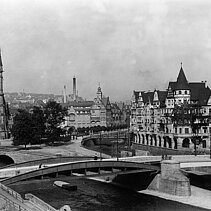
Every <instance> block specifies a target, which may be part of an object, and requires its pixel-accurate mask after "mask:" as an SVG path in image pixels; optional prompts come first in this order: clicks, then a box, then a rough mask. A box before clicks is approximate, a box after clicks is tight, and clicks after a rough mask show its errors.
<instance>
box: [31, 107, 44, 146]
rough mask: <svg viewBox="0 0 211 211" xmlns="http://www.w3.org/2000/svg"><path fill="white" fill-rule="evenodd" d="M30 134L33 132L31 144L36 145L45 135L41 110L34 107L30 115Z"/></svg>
mask: <svg viewBox="0 0 211 211" xmlns="http://www.w3.org/2000/svg"><path fill="white" fill-rule="evenodd" d="M31 118H32V127H33V128H32V132H33V140H32V143H34V144H38V143H40V140H41V138H42V137H43V136H44V135H45V128H46V127H45V122H46V120H45V117H44V112H43V110H42V109H41V108H39V107H37V106H34V107H33V110H32V113H31Z"/></svg>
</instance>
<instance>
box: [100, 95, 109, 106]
mask: <svg viewBox="0 0 211 211" xmlns="http://www.w3.org/2000/svg"><path fill="white" fill-rule="evenodd" d="M101 101H102V103H103V105H104V106H105V107H106V106H107V105H108V103H109V97H103V98H102V99H101Z"/></svg>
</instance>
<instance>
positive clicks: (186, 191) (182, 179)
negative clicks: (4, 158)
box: [148, 160, 191, 196]
mask: <svg viewBox="0 0 211 211" xmlns="http://www.w3.org/2000/svg"><path fill="white" fill-rule="evenodd" d="M148 189H149V190H154V191H158V192H162V193H167V194H170V195H176V196H190V195H191V188H190V181H189V179H188V178H187V177H186V176H185V175H184V174H183V173H182V172H181V171H180V163H179V162H178V161H175V160H164V161H162V162H161V174H158V175H156V177H155V178H154V180H153V181H152V182H151V184H150V185H149V187H148Z"/></svg>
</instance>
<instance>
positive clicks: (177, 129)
mask: <svg viewBox="0 0 211 211" xmlns="http://www.w3.org/2000/svg"><path fill="white" fill-rule="evenodd" d="M202 130H203V131H202V132H203V133H207V128H206V127H204V128H203V129H202ZM183 131H184V133H185V134H189V133H190V131H191V128H188V127H186V128H184V130H183V128H175V133H178V134H182V133H183Z"/></svg>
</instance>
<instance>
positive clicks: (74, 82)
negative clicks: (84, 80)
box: [73, 76, 76, 101]
mask: <svg viewBox="0 0 211 211" xmlns="http://www.w3.org/2000/svg"><path fill="white" fill-rule="evenodd" d="M73 100H74V101H76V78H75V76H74V77H73Z"/></svg>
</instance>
